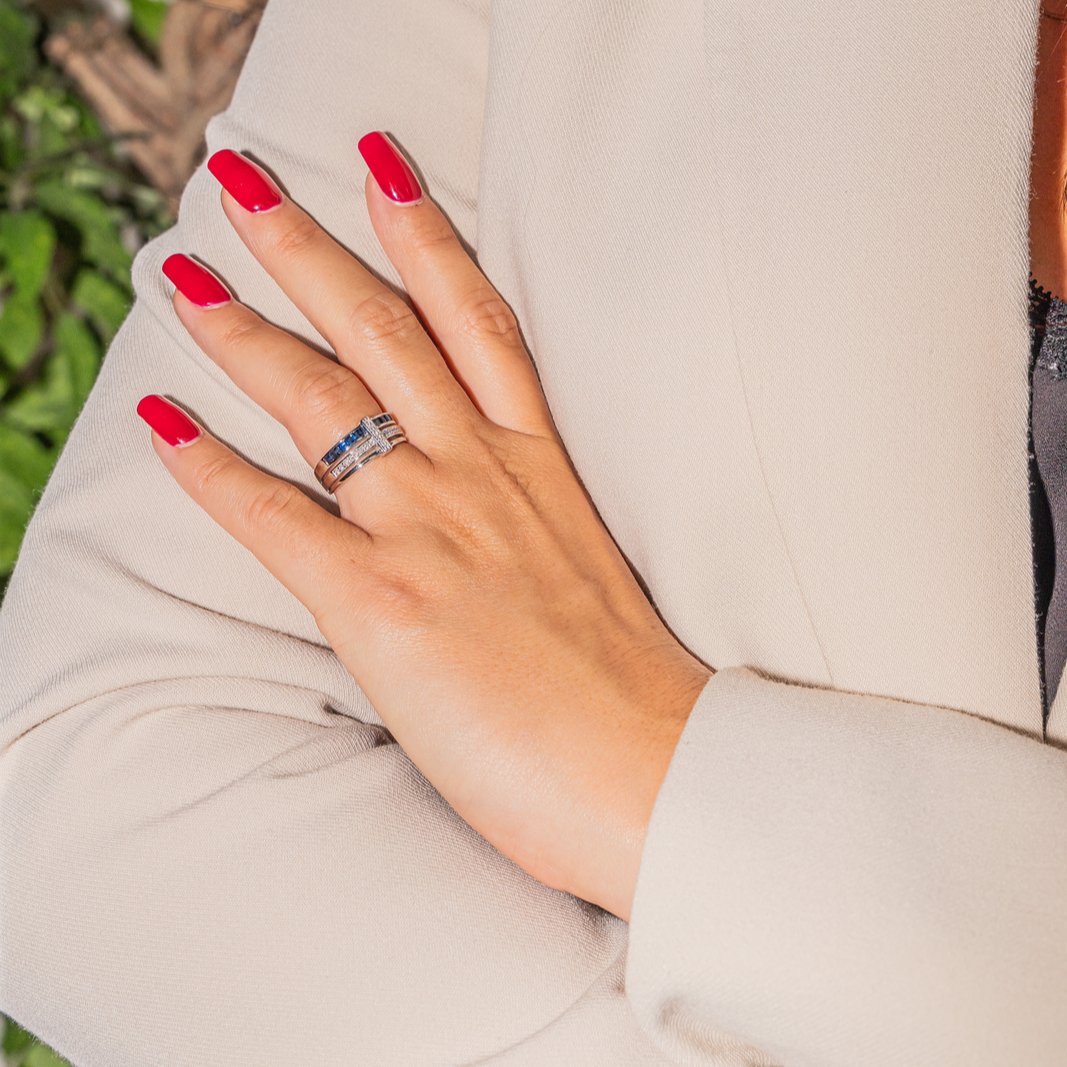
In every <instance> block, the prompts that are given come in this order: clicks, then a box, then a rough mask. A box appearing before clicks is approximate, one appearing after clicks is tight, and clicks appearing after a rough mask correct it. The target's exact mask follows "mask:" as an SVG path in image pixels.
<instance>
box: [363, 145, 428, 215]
mask: <svg viewBox="0 0 1067 1067" xmlns="http://www.w3.org/2000/svg"><path fill="white" fill-rule="evenodd" d="M359 152H360V155H361V156H363V158H364V160H365V161H366V163H367V166H368V167H370V172H371V174H373V175H374V180H375V181H376V182H377V183H378V187H379V188H380V189H381V191H382V192H383V193H385V195H386V196H387V197H389V199H390V200H394V201H396V203H398V204H417V203H418V202H419V201H420V200H421V199H422V186H421V185H419V179H418V178H416V177H415V172H414V171H413V170H412V169H411V168H410V167H409V166H408V163H407V160H406V159H405V158H404V157H403V156H402V155H401V154H400V153H399V152H398V151H397V150H396V148H395V147H394V146H393V142H392V141H390V140H389V138H388V137H386V136H385V134H384V133H380V132H379V131H378V130H375V131H374V132H373V133H367V134H364V135H363V136H362V137H361V138H360V139H359Z"/></svg>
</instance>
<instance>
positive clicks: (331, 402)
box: [293, 360, 355, 419]
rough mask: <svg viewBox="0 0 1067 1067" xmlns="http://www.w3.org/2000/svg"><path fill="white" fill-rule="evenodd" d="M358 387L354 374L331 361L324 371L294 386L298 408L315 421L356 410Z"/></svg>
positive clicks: (306, 376)
mask: <svg viewBox="0 0 1067 1067" xmlns="http://www.w3.org/2000/svg"><path fill="white" fill-rule="evenodd" d="M354 383H355V379H354V378H353V377H352V374H351V372H350V371H348V370H347V369H346V368H344V367H342V366H340V365H339V364H337V363H334V362H333V361H332V360H327V361H326V362H325V363H324V365H323V366H322V367H320V368H318V369H316V370H313V371H309V372H307V373H306V374H304V375H302V376H301V377H300V378H299V379H298V381H297V383H296V385H295V386H294V393H295V395H294V398H293V399H294V402H295V406H296V408H297V410H299V411H300V412H301V413H302V414H303V415H304V416H306V417H308V418H311V419H320V418H324V417H329V416H331V415H333V414H335V413H336V412H337V411H339V410H344V409H346V408H350V407H351V406H352V387H353V385H354Z"/></svg>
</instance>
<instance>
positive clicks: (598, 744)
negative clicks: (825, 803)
mask: <svg viewBox="0 0 1067 1067" xmlns="http://www.w3.org/2000/svg"><path fill="white" fill-rule="evenodd" d="M360 150H361V152H363V155H364V158H365V159H366V160H367V162H368V165H369V166H370V167H371V174H369V175H368V177H367V182H366V190H365V192H366V200H367V206H368V210H369V211H370V216H371V221H372V223H373V226H374V229H375V232H376V233H377V235H378V238H379V240H380V241H381V243H382V246H383V248H384V249H385V251H386V253H387V254H388V256H389V258H390V260H391V261H392V262H393V264H395V266H396V268H397V270H398V271H399V273H400V276H401V277H402V279H403V282H404V285H405V287H406V290H407V292H408V294H409V295H410V298H411V300H412V301H413V303H414V305H415V309H416V311H417V313H418V314H417V315H416V313H415V312H414V311H413V310H412V308H411V307H410V306H409V304H408V303H407V302H406V301H405V300H404V299H402V298H401V297H400V296H398V295H396V294H395V293H394V292H393V291H392V290H391V289H390V288H389V287H388V286H386V285H384V284H382V283H381V282H380V281H378V279H377V278H375V277H374V275H372V274H371V273H370V272H369V271H368V270H367V269H366V268H365V267H363V266H362V265H361V263H360V262H359V261H358V260H356V259H355V258H354V257H353V256H351V255H350V254H349V253H348V252H347V251H345V250H344V249H343V248H341V247H340V246H339V245H338V244H337V243H336V242H335V241H334V240H333V239H332V238H331V237H329V236H328V235H327V234H326V233H325V232H324V231H323V230H322V229H321V228H320V227H319V226H318V225H317V224H316V223H315V222H313V221H312V219H311V218H310V217H309V216H308V215H307V214H305V212H304V211H302V210H301V209H300V208H299V207H298V206H297V205H296V204H294V203H293V202H292V201H290V200H289V199H288V198H287V197H285V196H284V195H282V194H281V193H280V192H279V190H278V189H277V187H276V186H275V184H274V183H273V182H272V181H271V180H270V179H269V178H268V177H267V176H266V175H265V173H264V172H263V171H261V170H260V169H259V168H257V167H255V166H253V165H252V164H251V163H250V162H249V161H248V160H247V159H245V157H243V156H240V155H238V154H236V153H233V152H229V151H224V152H220V153H216V154H215V155H214V156H213V157H212V159H211V160H210V162H209V168H210V169H211V171H212V173H214V174H215V175H216V176H217V177H218V178H219V179H220V181H221V182H222V184H223V186H224V187H225V191H224V192H223V193H222V207H223V210H224V211H225V213H226V216H227V218H228V219H229V220H230V223H231V224H232V225H233V227H234V229H236V231H237V232H238V234H239V235H240V236H241V239H242V240H243V241H244V243H245V244H246V245H247V246H248V249H249V250H250V251H251V253H252V254H253V255H254V256H255V257H256V258H257V259H258V260H259V261H260V263H262V264H263V266H264V267H265V268H266V270H267V271H268V272H269V273H270V274H271V275H272V276H273V278H274V279H275V280H276V281H277V282H278V283H279V285H280V286H281V287H282V288H283V289H284V290H285V292H286V293H287V294H288V295H289V297H290V298H291V299H292V300H293V301H294V303H295V304H296V305H297V306H298V307H299V308H300V310H301V311H302V312H303V314H304V315H305V316H306V317H307V319H308V320H309V321H310V322H312V323H313V324H314V326H315V327H316V328H317V329H318V330H319V332H320V333H321V334H322V335H323V336H324V337H325V338H326V339H327V340H328V341H329V343H330V345H331V346H332V348H333V349H334V350H335V351H336V353H337V356H338V360H337V361H335V360H333V359H330V358H327V357H326V356H323V355H322V354H320V353H319V352H317V351H315V350H314V349H312V348H310V347H308V346H307V345H305V344H303V343H301V342H300V341H298V340H296V339H295V338H294V337H293V336H291V335H290V334H288V333H286V332H285V331H283V330H280V329H278V328H277V327H275V326H272V325H271V324H270V323H268V322H265V321H264V320H262V319H261V318H260V317H259V316H258V315H256V314H255V313H254V312H253V311H251V310H250V309H249V308H247V307H245V306H243V305H242V304H240V303H238V302H237V301H236V300H235V299H233V298H232V297H231V295H230V294H229V292H228V290H226V289H225V287H224V286H222V284H221V283H220V282H219V281H218V280H217V279H216V278H215V277H214V276H213V275H212V274H210V273H208V272H207V271H205V270H204V269H203V268H201V267H200V266H199V265H198V264H196V263H194V262H193V261H192V260H190V259H188V258H186V257H183V256H174V257H171V258H170V259H169V260H168V261H167V264H166V265H165V267H164V270H165V271H166V273H167V274H168V276H169V277H170V278H171V279H172V280H174V281H175V283H176V285H177V286H178V288H179V290H180V291H179V292H176V293H175V296H174V308H175V311H176V312H177V314H178V317H179V318H180V319H181V321H182V323H183V324H184V325H185V327H186V329H187V330H188V331H189V333H190V334H191V335H192V336H193V338H194V339H195V340H196V342H197V343H198V344H199V345H200V347H201V348H202V349H203V350H204V352H205V353H207V355H208V356H209V357H210V358H211V359H213V360H214V361H215V362H216V363H217V364H218V365H219V366H220V367H221V368H222V369H223V370H224V371H225V372H226V373H227V374H228V375H229V376H230V377H231V378H232V379H233V381H234V382H235V383H236V384H237V385H238V386H239V387H240V388H241V389H242V390H244V392H245V393H247V394H248V395H249V396H250V397H251V398H252V399H253V400H255V401H256V402H257V403H258V404H259V405H261V406H262V407H263V408H264V409H265V410H266V411H267V412H269V413H270V414H271V415H273V416H274V417H275V418H276V419H278V420H279V421H280V422H281V423H282V424H283V425H284V426H285V427H286V429H287V430H288V431H289V433H290V434H291V436H292V438H293V441H294V442H295V444H296V447H297V448H298V449H299V450H300V453H301V454H302V455H303V457H304V459H305V460H306V461H307V462H308V464H310V465H311V466H314V465H315V464H316V463H317V462H318V461H319V459H320V458H321V457H322V456H323V455H324V453H325V452H326V451H327V450H328V449H329V448H330V447H331V446H332V445H333V444H334V443H335V442H336V441H338V439H340V438H341V437H343V436H344V435H345V434H347V433H348V432H349V431H350V430H352V429H353V428H354V427H355V426H356V425H357V424H358V423H359V421H360V419H361V418H363V417H364V416H366V415H374V414H376V413H378V412H379V411H383V410H384V411H389V412H392V413H393V414H394V415H395V417H396V419H397V421H398V422H399V424H400V425H401V427H403V429H404V431H405V433H406V434H407V437H408V442H407V443H402V444H399V445H397V446H395V447H394V449H393V450H392V451H390V452H388V453H386V454H384V455H381V456H378V457H377V458H375V459H373V460H371V461H370V462H369V463H368V464H367V465H366V466H365V467H364V468H362V469H360V470H359V471H357V472H356V473H354V474H353V475H352V476H350V477H348V478H347V479H346V480H344V481H343V482H341V483H340V484H339V485H338V486H337V489H336V497H337V503H338V506H339V510H340V517H338V516H336V515H334V514H333V513H331V512H330V511H328V510H327V509H325V508H323V507H322V506H321V505H320V504H319V503H317V502H315V501H314V500H312V499H310V498H309V496H308V495H306V494H305V493H304V492H303V491H302V490H301V489H299V488H297V487H295V486H293V485H292V484H290V483H289V482H286V481H283V480H281V479H278V478H275V477H272V476H271V475H269V474H266V473H264V472H262V471H260V470H259V469H258V468H256V467H254V466H252V465H250V464H249V463H247V462H245V461H244V460H243V459H241V458H240V457H238V456H237V455H236V454H235V453H234V452H232V451H231V450H230V449H229V448H227V447H226V446H225V445H223V444H222V443H221V442H220V441H218V440H217V439H216V438H214V437H213V436H211V435H209V434H207V433H206V432H203V431H201V432H199V433H197V431H198V427H197V426H196V424H195V423H192V422H189V421H188V420H185V417H184V416H183V415H182V414H181V413H180V412H178V411H177V410H176V409H174V408H172V407H171V406H170V405H168V404H167V403H166V402H165V401H162V400H161V399H160V398H157V397H146V398H145V399H144V400H142V402H141V403H140V404H139V405H138V411H139V412H141V414H142V415H143V416H144V417H145V418H146V420H147V421H149V422H150V423H151V424H152V425H153V428H154V429H156V430H157V433H155V434H153V437H152V444H153V447H154V448H155V450H156V452H157V453H158V455H159V456H160V458H161V459H162V461H163V463H164V464H165V465H166V466H167V468H168V470H169V471H170V473H171V474H172V475H173V476H174V478H175V479H176V480H177V482H178V483H179V484H180V485H181V486H182V488H183V489H184V490H185V491H186V492H187V493H188V494H189V495H190V496H191V497H192V498H193V499H194V500H195V501H196V502H197V503H198V504H199V505H200V506H201V507H202V508H204V509H205V510H206V511H207V513H208V514H209V515H210V516H211V517H212V518H213V519H214V520H215V521H216V522H218V523H219V524H220V525H221V526H222V527H223V528H224V529H225V530H227V531H228V532H229V533H230V534H231V535H232V536H233V537H235V538H237V540H239V541H240V542H241V543H242V544H243V545H244V546H246V547H247V548H248V549H249V550H250V551H252V552H253V553H254V554H255V555H256V556H257V557H258V559H259V560H260V561H261V562H262V563H263V564H264V565H265V566H266V567H267V568H268V569H269V570H270V571H271V572H272V573H273V574H274V575H275V576H276V577H277V578H278V579H279V580H280V581H281V582H283V583H284V584H285V586H286V587H287V588H288V589H289V590H290V591H291V592H292V593H293V594H294V595H295V596H297V597H298V598H299V599H300V600H301V601H302V602H303V603H304V604H305V605H306V606H307V608H308V609H309V611H311V613H312V615H313V617H314V619H315V622H316V623H317V625H318V627H319V629H320V630H321V632H322V634H323V636H324V637H325V638H326V640H327V641H328V642H329V643H330V645H331V646H332V647H333V649H334V650H335V651H336V653H337V655H338V657H339V658H340V660H341V661H342V663H343V664H344V665H345V667H346V668H347V669H348V670H349V671H350V673H351V674H352V676H353V677H354V678H355V679H356V681H357V682H358V683H359V685H360V686H361V687H362V688H363V690H364V691H365V692H366V694H367V696H368V698H369V699H370V700H371V702H372V703H373V705H374V707H375V708H376V710H377V711H378V713H379V715H380V716H381V718H382V720H383V722H385V724H386V725H387V726H388V727H389V729H390V730H391V732H392V734H393V736H394V737H395V738H396V740H397V741H398V743H399V744H400V745H401V746H402V747H403V748H404V750H405V751H406V752H407V754H408V755H409V756H410V758H411V759H412V760H413V761H414V762H415V764H416V765H417V766H418V767H419V768H420V770H421V771H422V772H423V774H424V775H425V776H426V778H427V779H428V780H429V781H430V782H431V783H432V784H433V785H434V786H435V787H436V788H437V790H438V791H439V792H440V793H441V794H442V796H443V797H444V798H445V799H446V800H447V801H448V802H449V803H450V804H451V805H452V806H453V807H454V808H455V810H456V811H457V812H458V813H459V814H460V815H461V816H462V817H463V818H464V819H466V820H467V821H468V822H469V823H470V824H471V826H473V827H474V828H475V829H476V830H477V831H479V832H480V833H481V834H482V835H483V836H484V837H485V838H486V839H487V840H489V841H490V842H491V843H492V844H494V845H495V846H496V847H497V848H498V849H499V850H500V851H501V852H503V853H504V854H505V855H507V856H509V857H510V858H511V859H512V860H514V861H515V862H516V863H518V864H519V865H520V866H522V867H523V868H524V869H525V870H527V871H528V872H529V873H530V874H532V875H533V876H534V877H535V878H537V879H539V880H540V881H542V882H544V883H546V884H548V885H550V886H552V887H554V888H558V889H562V890H566V891H568V892H571V893H574V894H575V895H577V896H579V897H581V898H583V899H585V900H588V901H591V902H593V903H596V904H598V905H600V906H602V907H604V908H605V909H607V910H609V911H611V912H613V913H614V914H616V915H618V916H620V917H622V918H626V919H628V918H629V908H630V902H631V899H632V895H633V889H634V882H635V879H636V875H637V870H638V866H639V863H640V856H641V849H642V845H643V842H644V835H645V830H646V827H647V824H648V819H649V815H650V813H651V810H652V806H653V802H654V800H655V797H656V794H657V791H658V789H659V786H660V784H661V782H662V779H663V776H664V773H665V771H666V768H667V765H668V763H669V761H670V759H671V756H672V753H673V751H674V747H675V744H676V742H677V740H678V737H679V735H680V733H681V731H682V727H683V726H684V724H685V721H686V719H687V717H688V715H689V712H690V711H691V709H692V707H693V705H694V703H695V701H696V698H697V696H698V695H699V693H700V691H701V689H702V688H703V686H704V684H705V683H706V682H707V680H708V678H709V677H710V675H711V674H712V673H713V672H712V671H711V670H709V668H707V667H705V666H704V665H703V664H702V663H701V662H700V661H699V660H697V659H696V658H695V657H694V656H692V655H691V654H690V653H689V652H687V651H686V650H685V649H684V648H683V647H682V646H681V645H680V644H679V643H678V642H677V641H676V640H675V639H674V638H673V637H672V636H671V634H670V633H669V632H668V630H667V629H666V627H665V626H664V624H663V623H662V622H661V621H660V619H659V617H658V616H657V615H656V613H655V611H654V610H653V608H652V607H651V605H650V604H649V602H648V600H647V599H646V597H645V595H644V594H643V592H642V591H641V588H640V586H639V585H638V583H637V581H636V580H635V578H634V576H633V574H632V573H631V571H630V569H629V566H628V565H627V563H626V561H625V560H624V558H623V556H622V555H621V553H620V552H619V550H618V548H617V547H616V545H615V543H614V541H613V540H612V538H611V536H610V534H609V533H608V531H607V529H606V528H605V527H604V525H603V524H602V523H601V521H600V518H599V517H598V515H597V512H596V510H595V509H594V507H593V505H592V503H591V502H590V500H589V498H588V496H587V495H586V493H585V491H584V489H583V488H582V486H581V484H580V482H579V480H578V478H577V476H576V474H575V472H574V470H573V468H572V466H571V464H570V461H569V459H568V457H567V455H566V452H565V450H564V447H563V444H562V442H561V440H560V438H559V436H558V434H557V432H556V430H555V427H554V425H553V422H552V418H551V415H550V413H549V410H548V406H547V403H546V401H545V397H544V394H543V392H542V390H541V387H540V385H539V382H538V379H537V376H536V373H535V370H534V366H533V363H532V362H531V360H530V357H529V354H528V352H527V351H526V349H525V347H524V345H523V342H522V340H521V337H520V333H519V328H518V326H517V324H516V321H515V318H514V316H513V314H512V312H511V310H510V309H509V308H508V306H507V305H506V304H505V302H504V301H503V299H502V298H501V297H500V295H499V294H498V293H497V292H496V290H495V289H494V288H493V287H492V286H491V285H490V284H489V282H488V281H487V280H486V278H485V277H484V275H483V274H482V273H481V271H480V270H479V269H478V267H477V266H476V265H475V263H474V262H473V261H472V260H471V258H470V257H469V256H468V255H467V253H466V252H465V250H464V248H463V246H462V245H461V244H460V242H459V240H458V239H457V237H456V235H455V233H454V231H453V229H452V227H451V225H450V224H449V222H448V220H447V219H446V218H445V216H444V215H443V214H442V212H441V211H440V210H439V208H438V207H437V206H436V204H434V203H433V201H432V200H430V199H428V198H425V197H423V195H422V190H421V187H420V186H419V183H418V180H417V179H416V178H415V176H414V174H413V173H412V172H411V170H410V168H409V167H408V166H407V164H406V163H405V162H404V160H403V157H402V156H400V155H399V153H398V152H397V151H396V150H395V148H394V147H393V146H392V145H391V142H390V141H389V140H388V139H386V138H385V137H383V136H382V135H381V134H378V133H372V134H368V135H367V136H366V137H364V138H363V139H362V140H361V141H360ZM375 179H376V180H375ZM231 194H232V195H231ZM183 294H184V295H183ZM420 320H421V321H420ZM575 358H576V359H577V358H581V353H575ZM183 420H184V421H183ZM624 432H626V431H625V430H624V428H623V427H620V443H623V444H627V445H628V444H629V443H632V444H633V446H634V447H639V434H638V433H636V432H633V433H632V436H631V437H630V442H622V440H621V438H622V434H623V433H624ZM160 433H162V434H164V436H160ZM194 435H195V436H194ZM168 442H170V443H168Z"/></svg>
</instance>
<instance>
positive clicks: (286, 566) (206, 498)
mask: <svg viewBox="0 0 1067 1067" xmlns="http://www.w3.org/2000/svg"><path fill="white" fill-rule="evenodd" d="M137 414H138V415H140V416H141V418H142V419H144V421H145V422H147V423H148V425H149V426H151V427H152V430H153V433H152V447H153V448H154V449H155V450H156V454H157V455H158V456H159V457H160V459H161V460H162V461H163V464H164V466H166V468H167V469H168V470H169V471H170V473H171V475H172V476H173V478H174V480H175V481H176V482H177V483H178V484H179V485H180V486H181V487H182V488H183V489H184V490H185V492H186V493H188V494H189V496H190V497H192V498H193V500H194V501H196V503H197V504H199V505H200V507H201V508H203V509H204V511H205V512H207V514H208V515H210V516H211V518H212V519H214V520H215V522H217V523H218V524H219V525H220V526H221V527H222V528H223V529H224V530H225V531H226V532H227V533H228V534H230V536H231V537H233V538H235V539H236V540H237V541H239V542H240V543H241V544H242V545H244V546H245V548H247V549H248V550H249V551H250V552H251V553H252V554H253V555H254V556H255V557H256V558H257V559H258V560H259V561H260V562H261V563H262V564H263V565H264V566H265V567H266V568H267V570H269V571H270V572H271V574H273V575H274V577H275V578H277V579H278V581H280V582H281V583H282V584H283V585H284V586H285V587H286V588H287V589H288V590H289V591H290V592H291V593H292V594H293V595H294V596H295V597H296V598H297V599H298V600H300V601H301V602H302V603H303V604H304V606H305V607H306V608H307V609H308V610H309V611H310V612H311V613H312V615H313V616H314V617H315V619H316V621H318V620H320V619H322V618H323V617H324V612H326V611H327V610H328V609H329V604H328V602H327V598H326V596H325V594H327V593H329V592H331V591H332V596H333V598H336V595H337V594H336V588H337V581H338V575H340V574H344V575H345V580H346V581H350V580H351V581H355V580H357V578H358V575H360V574H364V573H367V571H368V569H369V563H370V560H371V545H372V541H373V539H372V538H371V536H370V535H369V534H368V533H367V532H366V531H365V530H363V529H362V528H360V527H359V526H356V525H355V524H353V523H351V522H348V521H347V520H345V519H341V518H337V517H336V516H334V515H331V514H330V513H329V512H327V511H325V510H324V509H323V508H321V507H319V505H318V504H316V503H315V502H314V501H313V500H311V499H309V498H308V497H307V496H305V495H304V494H303V493H302V492H301V491H300V490H299V489H298V488H297V487H296V486H294V485H292V484H290V483H289V482H286V481H283V480H282V479H280V478H275V477H273V476H272V475H269V474H267V473H265V472H264V471H261V470H259V469H258V468H256V467H253V466H252V464H250V463H248V462H246V461H245V460H244V459H242V458H241V457H240V456H238V455H237V454H236V453H235V452H233V451H232V450H231V449H229V448H227V447H226V446H225V445H224V444H223V443H222V442H221V441H219V440H218V439H217V438H215V437H213V436H212V435H211V434H209V433H207V431H206V430H204V429H203V427H201V426H200V425H198V424H197V423H196V422H194V421H193V420H192V419H190V418H189V416H188V415H186V414H185V412H183V411H182V410H181V408H179V407H177V406H176V405H174V404H172V403H170V401H168V400H165V399H164V398H163V397H161V396H158V395H156V394H154V393H153V394H149V395H148V396H145V397H142V398H141V400H140V401H139V403H138V404H137ZM371 465H372V466H373V464H371Z"/></svg>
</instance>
